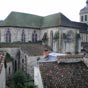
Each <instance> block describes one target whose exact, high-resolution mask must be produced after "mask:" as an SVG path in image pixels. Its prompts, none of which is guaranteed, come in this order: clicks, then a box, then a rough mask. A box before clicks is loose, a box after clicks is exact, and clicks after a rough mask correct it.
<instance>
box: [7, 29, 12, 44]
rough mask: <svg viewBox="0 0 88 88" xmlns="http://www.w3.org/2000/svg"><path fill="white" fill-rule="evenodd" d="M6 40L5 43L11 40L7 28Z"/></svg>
mask: <svg viewBox="0 0 88 88" xmlns="http://www.w3.org/2000/svg"><path fill="white" fill-rule="evenodd" d="M6 42H7V43H9V42H11V32H10V30H9V29H8V30H7V32H6Z"/></svg>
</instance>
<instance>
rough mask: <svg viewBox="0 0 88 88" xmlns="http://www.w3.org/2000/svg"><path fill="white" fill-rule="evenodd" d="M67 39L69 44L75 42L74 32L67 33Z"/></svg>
mask: <svg viewBox="0 0 88 88" xmlns="http://www.w3.org/2000/svg"><path fill="white" fill-rule="evenodd" d="M66 38H67V42H73V39H74V32H73V31H71V30H70V31H68V32H67V35H66Z"/></svg>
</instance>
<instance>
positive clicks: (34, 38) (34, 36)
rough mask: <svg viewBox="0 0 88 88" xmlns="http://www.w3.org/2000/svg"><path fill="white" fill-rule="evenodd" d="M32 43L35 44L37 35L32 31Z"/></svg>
mask: <svg viewBox="0 0 88 88" xmlns="http://www.w3.org/2000/svg"><path fill="white" fill-rule="evenodd" d="M32 42H37V33H36V31H34V32H33V33H32Z"/></svg>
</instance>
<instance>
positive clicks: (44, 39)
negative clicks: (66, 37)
mask: <svg viewBox="0 0 88 88" xmlns="http://www.w3.org/2000/svg"><path fill="white" fill-rule="evenodd" d="M42 41H43V42H46V41H48V36H47V33H46V32H45V33H44V36H43V38H42Z"/></svg>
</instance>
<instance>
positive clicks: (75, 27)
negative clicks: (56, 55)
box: [0, 0, 88, 53]
mask: <svg viewBox="0 0 88 88" xmlns="http://www.w3.org/2000/svg"><path fill="white" fill-rule="evenodd" d="M87 24H88V0H87V1H86V6H85V7H84V8H83V9H81V10H80V22H74V21H71V20H70V19H69V18H67V17H66V16H65V15H63V14H62V13H56V14H52V15H48V16H44V17H43V16H37V15H33V14H28V13H21V12H11V13H10V14H9V15H8V16H7V18H6V19H5V20H3V21H0V42H1V43H14V42H29V43H30V42H40V41H42V42H43V41H44V42H46V44H47V45H48V46H49V47H50V48H51V49H52V50H53V51H55V52H63V53H65V52H69V53H77V52H80V51H81V48H82V46H81V44H82V43H87V42H88V25H87Z"/></svg>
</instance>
